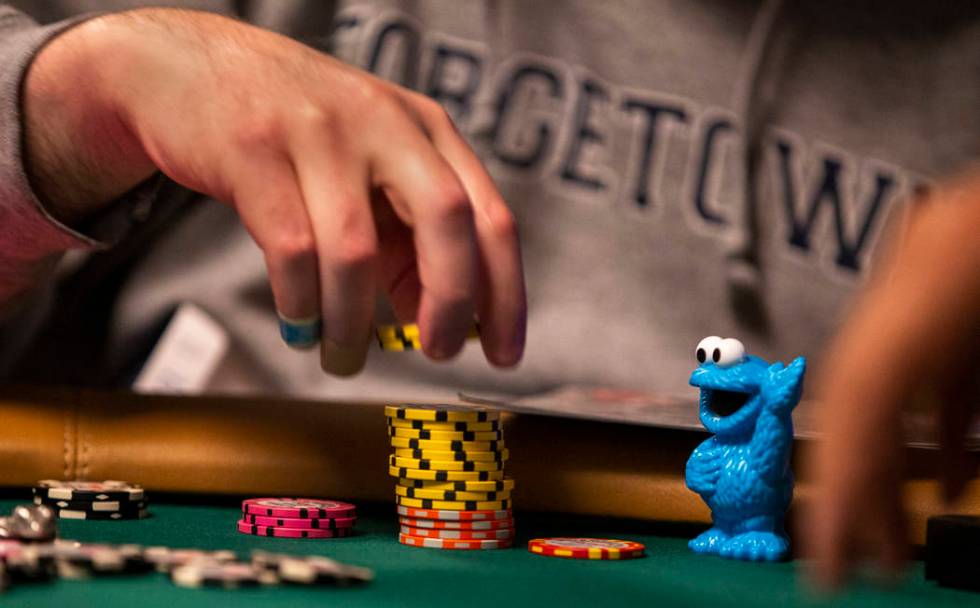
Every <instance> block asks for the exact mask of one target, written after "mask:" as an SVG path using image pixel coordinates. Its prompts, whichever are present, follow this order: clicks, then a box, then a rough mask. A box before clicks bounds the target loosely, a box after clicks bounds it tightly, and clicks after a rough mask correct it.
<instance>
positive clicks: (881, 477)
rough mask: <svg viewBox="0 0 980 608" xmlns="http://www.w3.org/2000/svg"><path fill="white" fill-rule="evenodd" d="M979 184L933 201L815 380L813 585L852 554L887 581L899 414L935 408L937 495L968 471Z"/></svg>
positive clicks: (898, 554) (974, 395)
mask: <svg viewBox="0 0 980 608" xmlns="http://www.w3.org/2000/svg"><path fill="white" fill-rule="evenodd" d="M978 234H980V179H978V177H977V176H974V177H973V178H972V179H968V180H965V181H963V182H961V183H958V184H956V185H954V186H951V187H949V188H948V189H941V190H939V191H938V192H936V193H934V194H933V195H932V196H931V197H930V200H929V201H926V202H925V203H924V204H922V205H919V206H917V207H916V208H915V209H914V210H913V217H912V218H911V221H910V222H909V225H908V226H907V231H906V232H905V234H903V235H901V236H902V239H901V241H900V242H898V243H897V246H896V247H895V248H894V250H893V251H891V252H890V255H889V256H888V257H887V263H886V265H885V267H884V268H883V269H882V272H880V273H879V275H880V276H878V277H877V280H876V281H874V282H873V283H872V284H871V285H870V286H869V288H868V289H867V290H866V292H865V293H864V294H863V295H862V297H861V298H860V299H859V301H858V304H857V307H856V309H855V310H854V311H853V314H852V315H851V317H850V319H849V320H848V322H847V323H846V325H845V326H844V329H843V330H842V331H841V333H840V335H839V336H838V337H837V339H836V341H835V344H834V345H833V347H832V348H831V349H830V351H829V353H828V355H827V356H826V357H825V364H824V368H823V369H822V370H821V373H820V374H819V377H818V380H817V397H818V400H819V401H820V402H821V404H822V408H823V412H822V413H823V421H824V423H825V424H824V432H825V435H826V437H825V439H824V440H823V441H822V442H821V443H820V445H819V447H818V450H817V454H816V457H815V459H814V460H813V462H812V468H813V471H812V477H813V478H814V479H815V480H816V481H817V483H818V485H819V491H817V492H815V493H814V499H813V504H812V505H811V508H810V509H809V510H808V512H806V513H804V517H803V518H801V525H800V529H799V532H800V536H801V537H802V538H803V539H804V541H805V543H804V544H805V549H804V552H805V553H806V554H808V556H812V557H813V558H814V559H815V561H814V564H813V571H812V573H811V574H812V577H813V578H814V580H815V582H816V583H817V584H818V585H820V586H822V587H824V588H834V587H836V586H838V585H840V584H841V583H842V582H843V581H844V580H845V578H846V576H847V574H848V572H849V568H850V566H851V565H852V562H853V560H854V559H855V558H856V557H857V556H858V554H859V550H860V552H861V553H864V554H866V555H867V554H870V557H872V558H874V559H876V560H877V562H878V563H879V564H880V565H881V566H882V567H883V568H884V569H885V570H886V571H888V572H895V571H897V570H899V569H900V568H901V565H902V563H903V558H904V555H905V553H906V542H907V540H906V530H905V514H904V510H903V508H902V496H901V481H902V463H901V456H902V454H903V441H902V439H903V438H902V426H901V419H900V415H901V411H902V409H903V407H904V406H906V405H907V404H908V403H909V401H910V400H912V399H914V398H917V397H922V396H923V395H925V396H928V397H930V398H932V399H934V400H935V402H936V403H937V404H939V406H940V411H939V412H938V414H939V417H940V421H939V422H940V425H939V428H940V429H941V433H940V434H941V439H942V452H941V456H942V458H941V460H942V461H943V471H942V473H941V478H942V480H943V481H944V486H945V489H946V494H947V498H953V497H955V496H956V495H957V494H958V493H959V492H960V491H961V490H962V488H963V486H964V484H965V481H966V480H967V479H968V477H969V476H970V475H972V474H975V472H976V471H975V465H971V464H970V462H971V461H970V460H968V459H967V458H965V456H966V454H965V451H964V445H963V442H964V433H965V431H966V429H967V428H968V424H967V422H968V421H969V417H970V415H971V411H970V410H971V408H975V407H976V406H977V404H978V395H980V390H978V388H980V387H978V386H977V381H978V378H980V374H978V372H977V369H978V367H977V366H978V358H977V356H978V355H980V348H978V345H980V238H978V237H977V235H978Z"/></svg>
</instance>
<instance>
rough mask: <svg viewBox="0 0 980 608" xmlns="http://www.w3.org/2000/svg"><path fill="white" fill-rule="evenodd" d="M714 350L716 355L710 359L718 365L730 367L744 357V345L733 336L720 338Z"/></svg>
mask: <svg viewBox="0 0 980 608" xmlns="http://www.w3.org/2000/svg"><path fill="white" fill-rule="evenodd" d="M715 352H716V353H717V354H718V356H717V357H712V360H713V361H714V362H715V364H716V365H718V366H719V367H731V366H732V365H735V364H736V363H740V362H741V361H742V360H743V359H745V346H744V345H743V344H742V342H741V340H736V339H735V338H725V339H724V340H722V341H721V343H720V344H719V346H718V348H717V350H716V351H715Z"/></svg>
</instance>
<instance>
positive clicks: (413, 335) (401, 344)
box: [375, 323, 480, 352]
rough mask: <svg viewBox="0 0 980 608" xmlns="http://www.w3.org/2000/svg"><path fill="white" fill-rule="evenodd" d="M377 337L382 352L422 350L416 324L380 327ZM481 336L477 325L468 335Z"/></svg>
mask: <svg viewBox="0 0 980 608" xmlns="http://www.w3.org/2000/svg"><path fill="white" fill-rule="evenodd" d="M375 336H376V337H377V339H378V344H379V345H380V346H381V350H386V351H395V352H401V351H412V350H421V349H422V342H421V340H420V339H419V326H418V325H416V324H415V323H406V324H404V325H379V326H378V327H377V329H376V330H375ZM479 336H480V331H479V327H478V326H477V325H474V326H473V327H472V328H471V329H470V331H469V333H468V334H467V338H478V337H479Z"/></svg>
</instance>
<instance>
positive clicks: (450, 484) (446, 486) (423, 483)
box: [398, 477, 514, 492]
mask: <svg viewBox="0 0 980 608" xmlns="http://www.w3.org/2000/svg"><path fill="white" fill-rule="evenodd" d="M398 485H400V486H405V487H406V488H425V489H427V490H459V491H469V492H502V491H504V490H513V489H514V480H513V479H511V478H509V477H508V478H506V479H499V480H496V481H427V480H425V479H408V478H405V477H401V478H399V479H398Z"/></svg>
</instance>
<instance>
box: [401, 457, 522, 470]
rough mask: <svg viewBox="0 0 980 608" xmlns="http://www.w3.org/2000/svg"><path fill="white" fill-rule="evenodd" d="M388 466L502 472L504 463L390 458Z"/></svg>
mask: <svg viewBox="0 0 980 608" xmlns="http://www.w3.org/2000/svg"><path fill="white" fill-rule="evenodd" d="M388 465H389V466H393V467H404V468H408V469H421V470H432V471H501V470H503V468H504V463H502V462H473V461H472V460H463V461H452V460H419V459H417V458H399V457H397V456H389V457H388Z"/></svg>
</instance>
